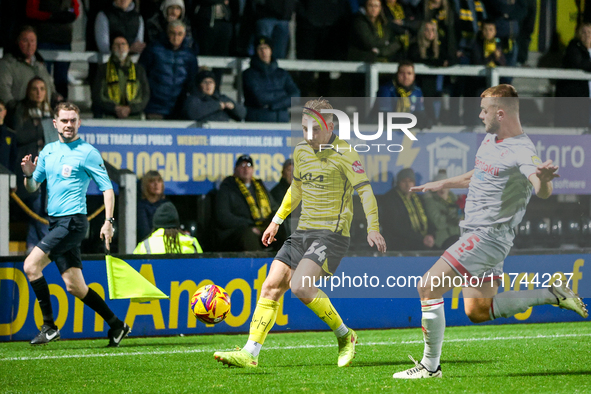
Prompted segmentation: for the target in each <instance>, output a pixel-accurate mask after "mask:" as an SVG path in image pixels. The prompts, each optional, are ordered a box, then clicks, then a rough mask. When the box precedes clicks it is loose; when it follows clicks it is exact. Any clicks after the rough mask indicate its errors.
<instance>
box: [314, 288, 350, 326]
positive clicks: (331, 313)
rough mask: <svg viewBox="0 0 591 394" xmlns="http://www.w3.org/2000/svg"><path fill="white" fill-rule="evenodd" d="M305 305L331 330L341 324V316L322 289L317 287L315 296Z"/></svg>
mask: <svg viewBox="0 0 591 394" xmlns="http://www.w3.org/2000/svg"><path fill="white" fill-rule="evenodd" d="M307 306H308V308H310V309H312V312H314V313H315V314H316V315H318V317H319V318H321V319H322V321H323V322H325V323H326V324H328V326H329V327H330V329H331V330H333V331H334V330H336V329H337V328H339V327H340V326H341V325H342V324H343V319H341V316H340V315H339V314H338V312H337V311H336V309H334V307H333V306H332V303H331V302H330V299H329V298H328V296H327V295H326V294H325V293H324V292H323V291H322V290H320V289H318V293H317V294H316V298H314V299H313V300H312V302H310V303H309V304H308V305H307Z"/></svg>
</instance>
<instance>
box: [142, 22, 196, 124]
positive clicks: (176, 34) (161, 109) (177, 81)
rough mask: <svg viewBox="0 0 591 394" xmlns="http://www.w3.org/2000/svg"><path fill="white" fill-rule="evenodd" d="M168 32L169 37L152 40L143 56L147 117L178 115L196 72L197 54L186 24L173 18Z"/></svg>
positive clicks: (173, 117)
mask: <svg viewBox="0 0 591 394" xmlns="http://www.w3.org/2000/svg"><path fill="white" fill-rule="evenodd" d="M166 33H167V39H166V40H163V41H155V42H152V43H151V44H150V45H148V48H146V50H145V51H144V53H142V56H141V57H140V64H141V65H142V66H144V69H145V70H146V73H147V75H148V83H149V84H150V100H149V101H148V105H147V106H146V109H145V112H146V117H147V118H148V119H164V118H167V119H177V118H179V117H180V115H181V114H180V112H181V109H182V105H183V103H184V99H185V97H186V95H187V94H188V93H189V92H190V91H191V89H192V87H193V84H194V83H195V82H194V81H195V76H196V75H197V70H198V64H197V58H196V57H195V53H194V52H193V50H192V49H191V48H190V45H189V41H188V40H187V38H186V33H187V27H186V26H185V24H184V23H183V22H182V21H180V20H175V21H172V22H170V23H169V24H168V27H167V28H166Z"/></svg>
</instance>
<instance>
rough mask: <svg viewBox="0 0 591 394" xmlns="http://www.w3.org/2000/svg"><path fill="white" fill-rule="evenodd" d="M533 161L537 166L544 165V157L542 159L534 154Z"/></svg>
mask: <svg viewBox="0 0 591 394" xmlns="http://www.w3.org/2000/svg"><path fill="white" fill-rule="evenodd" d="M531 162H532V163H533V164H535V165H537V166H540V165H542V159H540V158H539V157H538V156H532V157H531Z"/></svg>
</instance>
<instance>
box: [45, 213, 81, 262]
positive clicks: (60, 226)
mask: <svg viewBox="0 0 591 394" xmlns="http://www.w3.org/2000/svg"><path fill="white" fill-rule="evenodd" d="M87 229H88V219H87V218H86V215H83V214H77V215H68V216H60V217H52V216H50V217H49V233H48V234H47V235H46V236H45V237H43V239H42V240H41V241H40V242H39V243H38V244H37V246H38V247H39V248H40V249H41V250H42V251H43V252H45V253H47V254H48V255H49V258H50V259H51V261H55V264H56V265H57V268H58V269H59V271H60V274H63V273H64V272H66V270H67V269H68V268H72V267H75V268H82V255H81V253H80V244H81V243H82V240H83V239H84V238H85V237H86V231H87Z"/></svg>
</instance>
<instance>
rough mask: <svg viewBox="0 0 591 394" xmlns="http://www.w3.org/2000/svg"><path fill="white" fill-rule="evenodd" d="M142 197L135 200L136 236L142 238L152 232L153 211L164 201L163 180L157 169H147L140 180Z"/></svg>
mask: <svg viewBox="0 0 591 394" xmlns="http://www.w3.org/2000/svg"><path fill="white" fill-rule="evenodd" d="M141 194H142V198H141V199H140V200H138V202H137V238H138V239H144V238H146V237H147V236H148V235H149V234H150V233H151V232H152V220H153V218H154V212H156V210H157V209H158V207H160V206H161V205H162V204H164V203H165V202H169V201H168V199H167V198H166V196H165V195H164V180H163V179H162V176H161V175H160V173H159V172H158V171H154V170H151V171H148V172H146V173H145V174H144V176H143V177H142V181H141Z"/></svg>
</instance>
